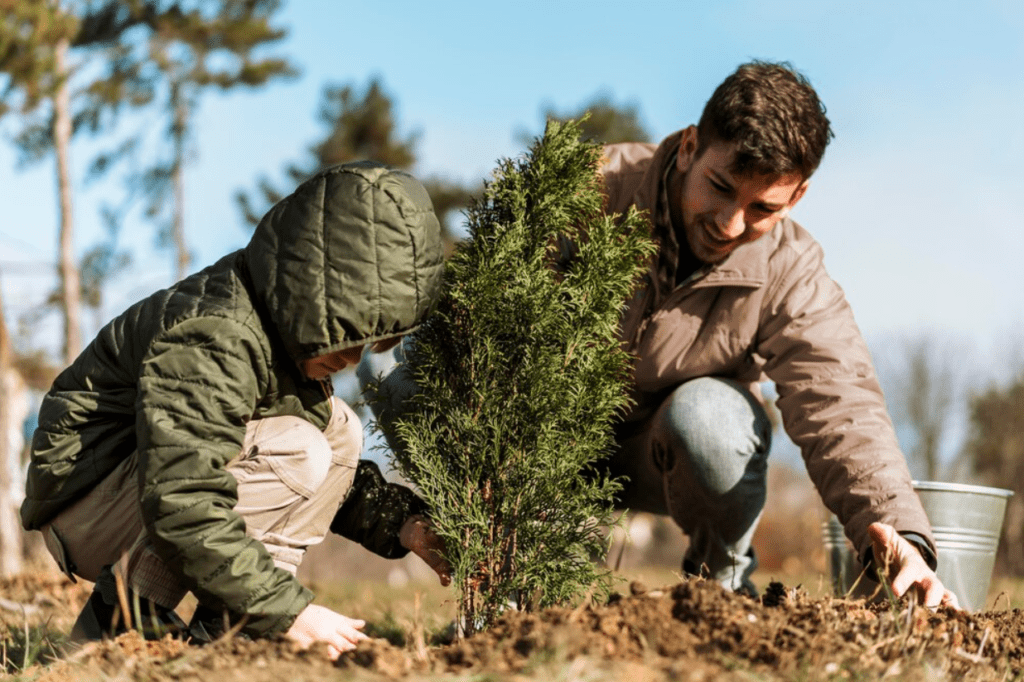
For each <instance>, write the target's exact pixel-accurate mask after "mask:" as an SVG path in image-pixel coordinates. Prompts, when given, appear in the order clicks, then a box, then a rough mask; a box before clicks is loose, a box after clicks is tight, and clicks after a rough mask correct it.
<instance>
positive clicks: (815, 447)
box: [757, 243, 934, 557]
mask: <svg viewBox="0 0 1024 682" xmlns="http://www.w3.org/2000/svg"><path fill="white" fill-rule="evenodd" d="M773 260H775V262H774V263H773V264H772V267H776V268H780V269H782V270H784V272H785V274H784V276H782V277H780V278H779V279H778V280H777V281H778V286H777V287H775V288H774V290H772V291H769V292H768V296H767V299H766V303H765V305H764V306H763V309H762V319H761V325H760V329H761V332H760V335H761V336H760V339H759V344H758V349H757V350H758V353H759V354H760V355H761V356H762V357H763V358H765V360H766V365H765V371H766V373H767V374H768V376H769V378H771V379H772V380H773V381H774V382H775V383H776V385H777V387H778V393H779V400H778V406H779V410H780V411H781V413H782V417H783V422H784V424H785V428H786V432H787V433H788V434H789V436H790V438H791V439H792V440H793V442H794V443H796V444H797V445H798V446H799V447H800V451H801V452H802V454H803V458H804V461H805V462H806V464H807V471H808V473H809V474H810V477H811V480H812V481H813V482H814V484H815V486H816V487H817V489H818V491H819V492H820V493H821V497H822V500H823V501H824V503H825V506H827V507H828V508H829V509H830V510H832V511H833V512H835V513H836V515H837V516H838V517H839V519H840V521H841V522H842V523H843V525H844V526H845V528H846V533H847V535H848V536H849V537H850V539H851V541H852V542H853V543H854V546H855V547H856V548H857V550H858V553H859V554H860V555H861V556H862V557H864V556H865V554H866V553H867V551H868V549H869V548H870V541H869V539H868V536H867V527H868V525H870V524H871V523H872V522H874V521H883V522H886V523H889V524H892V525H894V526H895V527H896V530H897V531H900V532H902V533H915V534H917V535H919V536H920V537H922V538H924V539H926V541H927V543H928V544H929V545H930V548H931V549H932V550H933V551H934V541H933V539H932V534H931V527H930V524H929V523H928V519H927V517H926V515H925V513H924V510H923V509H922V508H921V504H920V501H919V500H918V498H917V496H916V494H915V493H914V491H913V488H912V484H911V478H910V472H909V470H908V469H907V465H906V461H905V459H904V458H903V454H902V452H901V451H900V449H899V444H898V442H897V440H896V434H895V431H894V429H893V426H892V422H891V420H890V418H889V414H888V412H887V410H886V406H885V400H884V398H883V396H882V391H881V388H880V387H879V385H878V380H877V378H876V376H875V371H874V367H873V365H872V362H871V356H870V354H869V352H868V349H867V345H866V344H865V342H864V339H863V337H862V336H861V333H860V330H859V329H858V327H857V324H856V322H855V321H854V318H853V312H852V311H851V309H850V306H849V304H848V303H847V301H846V297H845V295H844V294H843V291H842V289H841V288H840V287H839V285H838V284H836V283H835V282H834V281H833V280H832V279H831V278H830V277H829V276H828V273H827V272H826V271H825V267H824V265H823V255H822V251H821V247H820V246H819V245H818V244H817V243H814V244H813V245H811V246H810V247H809V248H807V249H805V250H803V251H797V250H795V249H791V248H783V249H780V250H779V252H778V253H776V254H774V255H773Z"/></svg>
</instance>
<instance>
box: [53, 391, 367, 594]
mask: <svg viewBox="0 0 1024 682" xmlns="http://www.w3.org/2000/svg"><path fill="white" fill-rule="evenodd" d="M331 407H332V411H331V420H330V422H329V424H328V427H327V429H326V431H323V432H321V431H320V429H318V428H317V427H315V426H313V425H312V424H310V423H309V422H307V421H305V420H302V419H299V418H298V417H272V418H269V419H260V420H255V421H252V422H249V424H248V425H247V428H246V433H245V440H244V441H243V445H242V450H241V452H239V454H238V456H237V457H236V458H235V459H233V460H231V462H229V463H228V465H227V467H226V469H227V470H228V471H229V472H230V473H231V474H232V475H233V476H234V477H235V480H237V481H238V503H237V504H236V505H235V511H236V512H238V514H239V515H240V516H241V517H242V518H243V519H244V520H245V531H246V534H247V535H249V536H250V537H252V538H255V539H257V540H259V541H260V542H262V543H263V545H264V546H265V547H266V548H267V550H268V551H269V552H270V555H271V556H272V557H273V559H274V564H275V565H276V566H277V567H278V568H282V569H284V570H286V571H289V572H290V573H292V574H294V573H295V571H296V570H297V569H298V566H299V563H300V562H301V561H302V557H303V556H304V554H305V551H306V548H307V547H309V546H310V545H315V544H317V543H319V542H320V541H322V540H323V539H324V537H325V536H326V535H327V532H328V530H329V528H330V524H331V521H332V520H333V519H334V515H335V513H336V512H337V511H338V507H340V506H341V503H342V502H343V501H344V499H345V496H346V495H347V494H348V491H349V490H350V488H351V487H352V482H353V480H354V478H355V473H356V467H357V465H358V464H359V455H360V453H361V452H362V446H363V431H362V426H361V424H360V423H359V418H358V417H356V415H355V413H354V412H353V411H352V409H351V408H350V407H349V406H348V405H346V404H345V403H344V402H343V401H341V400H339V399H338V398H331ZM42 531H43V537H44V540H45V541H46V547H47V549H48V550H49V551H50V554H51V555H53V557H54V559H56V561H57V563H58V564H59V565H60V567H61V570H62V571H64V572H65V573H66V574H68V576H69V577H70V576H72V575H78V576H80V577H82V578H85V579H86V580H92V581H95V580H96V578H97V577H98V575H99V573H100V570H101V569H102V568H103V567H104V566H107V565H113V567H114V569H113V570H114V573H115V574H116V575H119V576H120V577H121V579H122V580H124V581H125V584H126V585H128V586H130V587H131V588H132V589H133V590H134V591H135V593H136V594H138V595H139V597H140V598H142V599H149V600H152V601H153V602H155V603H157V604H160V605H161V606H166V607H168V608H174V607H175V606H177V604H178V602H180V601H181V599H182V597H184V596H185V594H186V592H187V589H186V588H185V587H184V586H183V585H181V583H180V580H179V578H178V576H177V575H176V574H175V573H174V572H173V571H171V570H170V569H169V568H168V567H167V566H166V565H165V564H164V563H163V561H162V560H161V559H160V557H158V556H157V554H156V552H155V551H154V550H153V546H152V543H151V541H150V539H149V535H148V533H147V531H146V529H145V525H144V523H143V520H142V512H141V507H140V504H139V481H138V455H137V453H133V454H132V455H131V456H130V457H128V458H127V459H125V460H124V461H123V462H122V463H121V464H120V465H118V467H117V468H116V469H114V471H113V472H111V474H110V475H108V476H107V477H106V478H105V479H103V480H102V481H101V482H100V483H99V484H98V485H97V486H96V487H95V488H93V489H92V490H91V491H90V492H89V493H88V494H87V495H86V496H85V497H83V498H82V499H80V500H78V501H77V502H75V503H74V504H73V505H71V506H70V507H68V508H67V509H66V510H64V511H63V512H61V513H60V514H59V515H58V516H57V517H56V518H55V519H54V520H53V521H51V522H50V523H49V524H47V525H46V526H44V527H43V528H42Z"/></svg>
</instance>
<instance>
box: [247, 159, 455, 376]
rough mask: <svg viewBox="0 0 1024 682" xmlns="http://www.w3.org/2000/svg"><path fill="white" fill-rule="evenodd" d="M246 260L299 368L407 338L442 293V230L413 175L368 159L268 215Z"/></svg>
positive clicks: (304, 187) (315, 182)
mask: <svg viewBox="0 0 1024 682" xmlns="http://www.w3.org/2000/svg"><path fill="white" fill-rule="evenodd" d="M244 257H245V261H246V265H247V267H248V271H249V276H250V278H251V280H252V286H253V289H254V291H255V294H256V296H257V298H258V299H259V300H260V301H261V302H262V303H263V305H264V307H265V309H266V310H267V312H268V314H269V317H270V320H271V321H272V322H273V324H274V326H275V327H276V329H277V332H278V333H279V335H280V338H281V339H282V341H283V342H284V346H285V348H286V350H287V351H288V353H289V355H291V357H292V359H294V360H295V362H297V363H298V362H301V361H303V360H306V359H308V358H313V357H317V356H319V355H323V354H325V353H331V352H333V351H336V350H342V349H345V348H350V347H352V346H356V345H360V344H364V343H370V342H373V341H378V340H382V339H387V338H391V337H394V336H398V335H401V334H405V333H408V332H410V331H412V330H413V329H415V328H416V327H418V326H419V324H420V323H421V322H422V320H423V318H424V317H426V315H427V313H429V312H430V310H431V309H432V307H433V305H434V303H435V301H436V300H437V297H438V295H439V294H440V288H441V273H442V270H443V254H442V246H441V231H440V226H439V224H438V221H437V218H436V217H435V215H434V210H433V207H432V205H431V203H430V197H429V196H428V195H427V192H426V190H425V189H424V188H423V185H421V184H420V182H419V181H418V180H416V179H415V178H413V177H412V176H411V175H409V174H408V173H405V172H403V171H398V170H394V169H391V168H387V167H386V166H382V165H380V164H378V163H374V162H369V161H361V162H357V163H348V164H343V165H340V166H333V167H331V168H327V169H325V170H322V171H320V172H319V173H317V174H316V175H314V176H313V177H312V178H310V179H309V180H306V181H305V182H303V183H302V184H301V185H299V186H298V188H297V189H296V190H295V191H294V192H293V193H292V194H291V195H289V196H287V197H285V198H284V199H282V200H281V201H280V202H278V203H277V204H276V205H275V206H274V207H273V208H272V209H270V211H269V212H268V213H267V214H266V215H265V216H264V217H263V220H261V221H260V224H259V225H258V226H257V227H256V231H255V233H254V234H253V236H252V239H251V240H250V242H249V244H248V246H246V248H245V256H244Z"/></svg>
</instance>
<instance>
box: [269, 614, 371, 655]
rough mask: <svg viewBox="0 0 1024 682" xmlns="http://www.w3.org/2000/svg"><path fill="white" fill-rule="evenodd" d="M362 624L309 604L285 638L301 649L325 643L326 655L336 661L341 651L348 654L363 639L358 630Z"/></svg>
mask: <svg viewBox="0 0 1024 682" xmlns="http://www.w3.org/2000/svg"><path fill="white" fill-rule="evenodd" d="M364 625H366V623H365V622H364V621H361V620H356V619H354V618H349V617H348V616H343V615H341V614H340V613H335V612H334V611H331V610H330V609H328V608H326V607H323V606H318V605H316V604H309V605H308V606H306V608H304V609H303V610H302V612H301V613H299V615H298V617H297V618H296V619H295V622H294V623H292V626H291V627H290V628H289V629H288V632H286V633H285V635H284V636H285V637H287V638H288V639H290V640H292V641H293V642H295V643H296V644H298V645H299V646H300V647H302V648H303V649H307V648H309V645H311V644H313V643H314V642H327V655H328V656H329V657H330V659H331V660H332V661H334V660H337V658H338V656H340V655H341V652H342V651H351V650H352V649H355V648H356V644H357V643H358V642H359V640H361V639H366V635H364V634H363V633H362V632H360V630H362V629H363V626H364Z"/></svg>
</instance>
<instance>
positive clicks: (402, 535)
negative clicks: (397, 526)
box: [398, 514, 452, 586]
mask: <svg viewBox="0 0 1024 682" xmlns="http://www.w3.org/2000/svg"><path fill="white" fill-rule="evenodd" d="M398 541H399V542H401V543H402V547H405V548H406V549H408V550H410V551H411V552H412V553H413V554H415V555H416V556H418V557H419V558H421V559H423V560H424V561H425V562H427V566H430V567H431V568H432V569H434V572H435V573H437V577H438V578H439V579H440V580H441V584H442V585H445V586H447V585H448V584H450V583H451V581H452V566H451V564H449V563H448V560H447V559H445V558H444V540H442V539H441V538H439V537H437V534H436V533H435V532H434V529H433V528H432V527H431V525H430V521H428V520H427V519H426V518H424V517H423V516H421V515H420V514H413V515H412V516H410V517H409V518H407V519H406V520H405V523H404V524H402V530H401V531H399V533H398Z"/></svg>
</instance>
